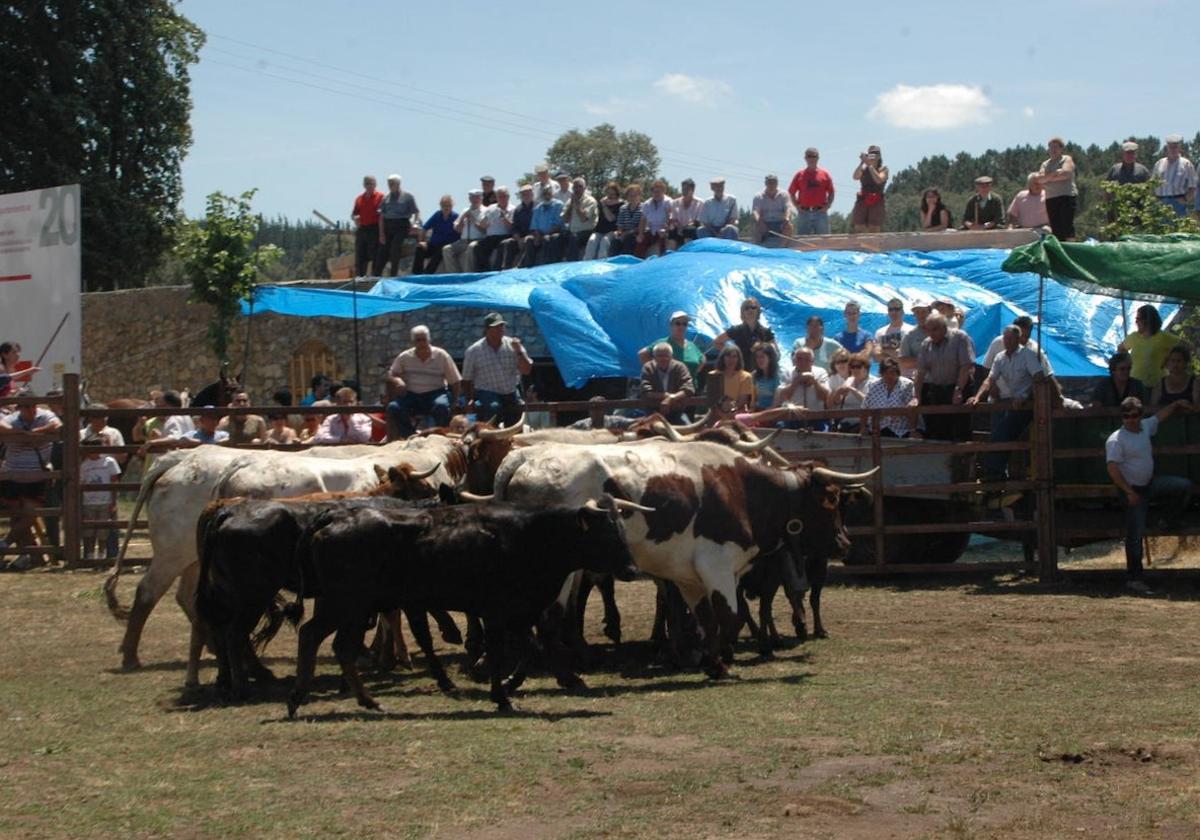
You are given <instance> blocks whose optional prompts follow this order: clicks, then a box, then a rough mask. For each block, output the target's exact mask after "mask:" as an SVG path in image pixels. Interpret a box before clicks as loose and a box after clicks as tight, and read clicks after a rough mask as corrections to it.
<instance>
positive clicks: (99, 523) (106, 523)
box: [80, 519, 150, 529]
mask: <svg viewBox="0 0 1200 840" xmlns="http://www.w3.org/2000/svg"><path fill="white" fill-rule="evenodd" d="M80 525H82V526H83V527H84V528H128V527H129V520H128V519H85V520H83V521H82V522H81V523H80ZM133 527H135V528H141V529H145V528H149V527H150V523H149V522H148V521H147V520H145V519H139V520H138V521H137V524H135V525H134V526H133Z"/></svg>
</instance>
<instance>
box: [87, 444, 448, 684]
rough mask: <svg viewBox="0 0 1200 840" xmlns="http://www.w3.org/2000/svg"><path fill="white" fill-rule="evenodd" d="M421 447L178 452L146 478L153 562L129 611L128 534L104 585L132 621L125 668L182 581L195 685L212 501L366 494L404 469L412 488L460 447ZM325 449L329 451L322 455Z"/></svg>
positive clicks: (142, 498) (141, 499) (119, 612)
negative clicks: (202, 534)
mask: <svg viewBox="0 0 1200 840" xmlns="http://www.w3.org/2000/svg"><path fill="white" fill-rule="evenodd" d="M420 440H421V441H422V442H420V443H417V442H416V441H415V440H414V441H410V442H397V443H391V444H386V445H384V446H376V447H371V451H370V452H369V454H365V455H359V456H358V457H353V458H341V457H337V456H336V455H333V454H332V452H331V451H330V450H336V449H339V448H340V447H318V448H313V449H310V450H307V451H305V452H279V451H272V450H238V449H230V448H226V447H220V446H199V447H196V448H195V449H189V450H186V451H184V450H177V451H175V452H169V453H166V454H164V455H163V456H161V457H160V458H158V460H156V461H155V463H154V465H153V467H152V468H151V469H150V470H148V471H147V473H146V475H145V476H144V477H143V479H142V488H141V491H140V492H139V494H138V501H137V505H136V507H135V510H134V514H133V517H132V519H133V520H135V521H136V519H137V516H138V512H139V511H140V509H141V506H142V505H143V504H145V505H146V510H147V518H148V519H149V523H150V544H151V547H152V549H153V559H152V560H151V561H150V567H149V568H148V569H147V570H146V572H145V574H144V575H142V579H141V580H140V581H139V582H138V587H137V595H136V596H135V598H134V602H133V604H132V606H131V607H130V608H128V609H126V608H124V607H122V606H121V605H120V603H119V602H118V600H117V597H116V586H117V580H118V577H119V575H120V573H121V567H122V563H123V561H124V557H125V550H126V549H127V548H128V545H129V536H130V534H129V533H127V534H126V538H125V545H124V546H122V550H121V555H120V556H119V557H118V558H117V562H116V564H115V565H114V567H113V571H112V574H110V575H109V577H108V579H107V580H106V581H105V584H104V591H105V595H106V597H107V601H108V606H109V609H110V610H111V611H112V613H113V615H114V616H115V617H116V618H117V619H118V620H120V621H127V622H128V623H127V626H126V628H125V637H124V639H123V640H122V642H121V647H120V650H121V655H122V667H124V668H127V669H132V668H137V667H140V664H141V663H140V662H139V660H138V644H139V642H140V640H141V635H142V629H143V628H144V627H145V624H146V619H147V618H149V616H150V613H151V611H152V610H153V609H154V607H155V605H156V604H157V603H158V601H159V600H160V599H161V598H162V596H163V595H164V594H166V592H167V590H168V589H170V587H171V584H172V583H174V581H175V579H176V578H179V588H178V589H177V590H176V593H175V600H176V601H177V602H178V603H179V606H180V607H181V608H182V609H183V611H184V612H185V613H186V614H187V616H188V619H189V621H191V623H192V633H191V642H190V647H189V652H188V665H187V677H186V684H187V685H196V684H198V682H199V664H200V653H201V650H202V648H203V638H202V635H201V632H200V628H199V626H198V625H197V622H196V613H195V607H194V601H195V592H196V582H197V576H198V573H199V566H198V564H197V559H198V558H197V556H196V522H197V520H198V519H199V517H200V512H201V511H202V510H203V509H204V506H205V505H207V504H208V503H209V502H210V501H212V500H213V499H217V498H229V497H233V496H247V497H250V498H260V499H270V498H286V497H289V496H303V495H307V494H309V493H324V492H367V491H370V490H372V489H374V488H375V487H376V486H378V484H379V482H380V479H381V477H382V476H386V475H388V470H389V469H400V470H403V471H404V477H405V479H407V482H408V484H409V485H412V484H414V483H419V482H423V481H427V480H437V478H438V476H437V473H438V469H432V468H431V467H432V466H433V465H432V464H431V462H432V461H433V460H434V458H436V457H439V455H445V454H446V453H448V452H450V451H452V449H453V446H454V445H455V442H454V441H453V439H447V438H441V439H438V438H437V436H430V437H428V438H423V439H420ZM321 449H325V450H326V451H325V452H321V451H320V450H321ZM331 455H332V457H331ZM460 458H461V456H460ZM464 463H465V462H464ZM439 468H440V467H439ZM426 470H428V472H426ZM442 472H443V474H444V477H445V478H446V480H448V481H450V480H452V479H451V477H450V474H449V473H447V472H446V471H445V470H444V469H443V470H442ZM459 474H460V475H461V474H462V473H461V472H460V473H459ZM433 488H434V489H433V494H436V492H437V486H436V485H433ZM422 495H429V494H427V493H423V494H422ZM131 532H132V527H131V528H130V533H131Z"/></svg>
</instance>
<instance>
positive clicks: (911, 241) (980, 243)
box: [786, 228, 1038, 253]
mask: <svg viewBox="0 0 1200 840" xmlns="http://www.w3.org/2000/svg"><path fill="white" fill-rule="evenodd" d="M786 241H787V243H788V247H789V248H790V249H791V250H793V251H867V252H869V253H882V252H886V251H949V250H958V249H960V248H1003V249H1010V248H1016V247H1017V246H1019V245H1026V244H1028V243H1030V242H1037V241H1038V235H1037V234H1036V233H1034V232H1033V231H1032V230H1025V229H1022V228H1018V229H1014V230H1007V229H1006V230H980V231H974V230H952V231H940V230H939V231H936V232H929V233H926V232H924V231H907V232H904V231H897V232H889V233H830V234H824V235H819V236H789V237H787V239H786Z"/></svg>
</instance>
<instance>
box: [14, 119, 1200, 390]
mask: <svg viewBox="0 0 1200 840" xmlns="http://www.w3.org/2000/svg"><path fill="white" fill-rule="evenodd" d="M1065 147H1066V144H1065V143H1064V141H1063V139H1062V138H1061V137H1052V138H1050V140H1049V142H1048V143H1047V144H1046V155H1047V156H1046V159H1045V160H1044V161H1042V163H1041V165H1040V166H1039V167H1038V170H1037V171H1036V172H1030V173H1029V175H1028V177H1027V178H1026V188H1025V189H1023V190H1021V191H1020V192H1018V193H1017V195H1016V196H1014V197H1013V199H1012V200H1011V201H1010V202H1009V203H1008V204H1007V205H1006V204H1005V203H1004V200H1003V199H1002V198H1001V196H999V195H998V194H997V193H995V192H994V190H993V179H992V176H991V175H988V174H986V173H985V174H981V175H980V176H979V177H978V178H976V179H975V195H973V196H971V198H970V199H968V201H967V203H966V205H965V206H964V207H963V208H962V214H961V216H960V217H959V224H958V225H957V226H956V225H955V216H954V213H953V212H952V211H951V209H950V208H948V207H946V205H945V204H944V203H943V202H942V196H941V191H940V190H939V189H938V187H936V186H930V187H928V188H927V189H926V190H924V192H923V193H922V195H921V202H920V207H919V210H920V226H921V230H923V231H926V232H933V231H953V230H974V231H979V230H996V229H1001V228H1029V229H1032V230H1038V231H1042V232H1047V233H1053V234H1054V235H1055V236H1057V237H1058V238H1059V239H1060V240H1068V241H1069V240H1072V239H1074V238H1075V213H1076V209H1077V203H1078V195H1079V190H1078V187H1077V186H1076V183H1075V162H1074V160H1072V158H1071V156H1070V155H1068V154H1065V153H1064V149H1065ZM1182 148H1183V138H1182V137H1181V136H1180V135H1178V134H1172V135H1170V136H1168V137H1167V139H1166V146H1165V149H1164V152H1163V156H1162V157H1161V158H1160V159H1159V160H1157V161H1156V162H1155V164H1154V166H1153V168H1147V167H1146V166H1144V165H1143V164H1141V163H1139V162H1138V160H1137V154H1138V151H1139V149H1138V144H1137V143H1135V142H1133V141H1128V142H1125V143H1124V144H1122V147H1121V160H1120V161H1119V162H1117V163H1115V164H1114V165H1113V167H1112V169H1111V170H1110V171H1109V172H1108V174H1107V176H1106V178H1105V180H1107V181H1111V182H1115V183H1118V184H1129V183H1143V182H1146V181H1149V180H1151V179H1154V180H1155V181H1156V183H1157V186H1156V188H1155V191H1156V194H1157V195H1158V196H1159V197H1160V199H1161V200H1162V202H1163V203H1164V204H1166V205H1168V206H1170V207H1171V208H1172V209H1173V210H1174V211H1175V212H1176V213H1178V214H1179V215H1181V216H1182V215H1186V214H1187V213H1188V212H1189V211H1190V210H1192V209H1193V208H1194V209H1195V211H1196V212H1197V213H1200V204H1197V196H1196V186H1197V175H1196V168H1195V166H1194V165H1193V164H1192V162H1191V161H1190V160H1188V159H1187V158H1186V157H1184V156H1183V154H1182ZM820 157H821V154H820V152H819V151H818V150H817V149H816V148H811V147H810V148H808V149H806V150H805V152H804V162H805V165H804V168H803V169H800V170H799V171H798V172H796V173H795V175H794V176H793V177H792V179H791V181H790V182H789V184H788V187H787V189H781V188H780V180H779V177H778V176H777V175H774V174H768V175H766V176H765V177H764V179H763V189H762V191H761V192H759V193H758V194H756V195H755V196H754V197H753V199H752V200H751V202H750V204H749V212H750V224H751V229H750V239H751V241H753V242H755V243H757V244H760V245H765V246H767V247H785V246H786V245H787V244H788V242H789V241H790V240H791V239H793V238H794V237H798V236H811V235H824V234H828V233H829V230H830V228H829V209H830V207H831V206H832V205H833V200H834V196H835V194H836V190H835V187H834V181H833V177H832V176H831V175H830V173H829V172H828V171H827V170H826V169H824V168H823V167H821V166H820V163H819V162H820ZM888 177H889V173H888V168H887V167H886V166H885V165H884V164H883V153H882V150H881V149H880V147H879V146H869V147H868V148H867V149H866V151H864V152H863V153H862V154H861V155H860V156H859V164H858V166H857V167H856V168H855V170H854V172H853V174H852V176H851V178H852V180H853V181H854V182H855V183H856V185H857V187H856V193H855V200H854V206H853V209H852V210H851V214H850V225H851V231H852V232H854V233H877V232H879V231H882V230H883V229H884V227H885V225H886V221H887V199H886V196H885V191H886V189H887V183H888ZM387 186H388V191H387V192H381V191H380V190H378V189H377V188H376V180H375V178H374V176H371V175H368V176H366V177H365V178H363V192H362V193H361V194H360V195H358V196H357V197H356V198H355V199H354V206H353V209H352V212H351V219H352V221H353V223H354V225H355V227H356V235H355V264H354V265H355V273H356V275H357V276H360V277H363V276H388V275H395V274H397V273H398V272H399V264H400V249H401V246H402V244H403V242H404V241H405V240H406V239H407V238H409V237H412V238H414V239H415V252H414V256H413V262H412V273H413V274H433V273H436V272H438V271H439V270H440V271H444V272H447V273H459V272H477V271H494V270H501V269H508V268H528V267H530V266H534V265H545V264H549V263H556V262H562V261H575V260H581V259H584V260H588V259H604V258H606V257H609V256H616V255H618V254H633V255H635V256H638V257H646V256H649V255H662V254H665V253H666V252H668V251H672V250H675V249H676V248H679V247H680V246H681V245H683V244H684V243H686V242H688V241H690V240H692V239H700V238H705V237H720V238H723V239H738V238H740V232H739V222H740V220H741V211H742V210H743V209H745V206H744V205H742V204H739V202H738V200H737V198H735V197H734V196H732V195H730V194H728V193H726V192H725V179H724V178H721V177H714V178H711V179H710V180H709V190H710V194H709V197H708V198H705V199H701V198H699V197H698V196H697V195H696V184H695V182H694V181H693V180H692V179H691V178H687V179H685V180H684V181H683V182H682V184H680V190H679V195H678V196H672V195H670V194H669V193H668V187H667V184H666V182H664V181H662V180H656V181H654V182H653V183H652V184H651V185H650V187H649V190H650V195H649V197H645V196H643V194H642V190H643V187H642V185H641V184H638V183H632V184H627V185H622V184H619V183H617V182H616V181H610V182H608V183H606V184H604V185H602V186H601V185H590V184H588V183H587V180H586V179H585V178H583V177H581V176H579V175H572V174H571V173H569V172H566V171H562V170H557V171H554V172H551V170H550V168H549V166H548V165H547V164H545V163H540V164H538V165H537V166H535V167H534V177H533V179H532V180H531V181H530V182H529V183H522V184H520V185H519V186H517V188H516V192H515V195H514V194H513V193H512V192H511V191H510V190H509V188H508V187H506V186H496V179H495V178H494V177H492V176H491V175H484V176H483V177H482V178H480V179H479V187H478V188H477V189H473V190H470V191H469V192H468V193H467V196H466V198H467V205H466V207H465V209H463V210H461V212H460V211H459V210H457V209H456V207H455V199H454V197H453V196H451V195H443V196H442V197H441V200H440V201H439V202H438V204H439V207H438V210H437V211H436V212H435V213H433V214H432V215H430V216H429V217H428V218H426V219H425V220H424V222H422V221H421V214H420V211H419V209H418V208H417V202H416V199H415V198H413V196H412V194H411V193H408V192H405V191H404V190H403V189H402V187H401V178H400V176H399V175H396V174H393V175H389V176H388V178H387ZM597 187H599V192H598V193H597V194H598V195H599V196H600V197H599V198H597V197H596V196H594V195H593V194H592V190H593V189H596V188H597ZM744 354H745V350H744V349H743V355H744ZM0 376H2V374H0ZM2 387H3V381H2V380H0V388H2Z"/></svg>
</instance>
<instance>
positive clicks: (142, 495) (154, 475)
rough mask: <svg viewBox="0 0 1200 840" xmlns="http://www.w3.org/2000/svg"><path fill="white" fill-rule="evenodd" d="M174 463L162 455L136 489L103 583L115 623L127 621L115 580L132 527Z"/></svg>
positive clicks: (131, 534)
mask: <svg viewBox="0 0 1200 840" xmlns="http://www.w3.org/2000/svg"><path fill="white" fill-rule="evenodd" d="M176 461H177V459H174V458H170V457H169V456H167V455H163V456H162V457H160V458H159V459H158V460H157V461H155V462H154V466H152V467H151V468H150V469H149V470H147V471H146V474H145V475H144V476H142V486H141V488H139V489H138V497H137V503H136V504H134V506H133V515H131V516H130V517H129V525H128V526H126V528H125V539H124V541H123V542H122V543H121V551H120V553H119V554H118V555H117V559H116V560H115V561H114V562H113V567H112V571H111V572H110V573H109V575H108V577H107V578H106V579H105V581H104V600H105V602H106V603H107V604H108V611H109V612H110V613H112V615H113V618H115V619H116V620H117V621H128V620H129V608H128V607H123V606H121V602H120V601H119V600H117V579H118V578H119V577H120V576H121V566H122V565H124V563H125V553H126V552H127V551H128V550H129V541H130V540H131V539H133V526H134V524H135V523H136V522H137V518H138V514H140V513H141V512H142V505H144V504H145V503H146V502H147V501H148V500H149V498H150V494H151V493H152V492H153V490H154V485H155V484H156V483H157V482H158V480H159V479H160V478H161V477H162V476H163V475H164V474H165V473H166V472H167V470H169V469H170V468H171V467H173V466H175V463H176Z"/></svg>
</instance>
